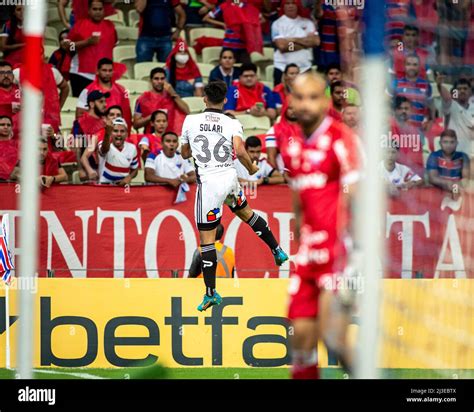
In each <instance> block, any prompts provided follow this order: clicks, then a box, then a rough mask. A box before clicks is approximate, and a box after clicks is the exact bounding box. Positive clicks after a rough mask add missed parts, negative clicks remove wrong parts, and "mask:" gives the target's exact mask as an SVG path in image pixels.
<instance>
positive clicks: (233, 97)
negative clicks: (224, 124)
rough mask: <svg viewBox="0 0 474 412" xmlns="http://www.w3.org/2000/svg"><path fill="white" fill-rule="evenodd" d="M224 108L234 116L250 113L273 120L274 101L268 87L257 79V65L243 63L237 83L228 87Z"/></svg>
mask: <svg viewBox="0 0 474 412" xmlns="http://www.w3.org/2000/svg"><path fill="white" fill-rule="evenodd" d="M224 110H225V111H226V112H228V113H230V114H233V115H234V116H236V115H239V114H250V115H252V116H255V117H263V116H266V117H268V118H270V120H271V121H273V120H274V119H275V118H276V101H275V96H274V93H273V92H272V91H271V90H270V88H269V87H267V86H265V85H264V84H263V83H261V82H259V81H258V79H257V66H255V64H253V63H248V64H243V65H242V67H241V74H240V76H239V83H238V84H237V85H236V86H232V87H229V89H228V91H227V103H226V104H225V105H224Z"/></svg>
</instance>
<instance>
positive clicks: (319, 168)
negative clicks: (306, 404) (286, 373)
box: [283, 73, 360, 379]
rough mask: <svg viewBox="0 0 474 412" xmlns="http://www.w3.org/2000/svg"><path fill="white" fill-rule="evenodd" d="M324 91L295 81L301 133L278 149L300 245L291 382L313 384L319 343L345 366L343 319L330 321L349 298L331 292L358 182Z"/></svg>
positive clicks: (346, 132) (351, 148)
mask: <svg viewBox="0 0 474 412" xmlns="http://www.w3.org/2000/svg"><path fill="white" fill-rule="evenodd" d="M325 87H326V86H325V81H324V79H323V78H322V77H320V76H319V75H317V74H314V73H311V74H302V75H300V76H298V77H297V78H296V79H295V81H294V84H293V90H292V107H293V109H294V113H295V116H296V118H297V120H298V123H299V125H300V128H299V131H297V132H296V135H295V136H290V137H289V138H288V142H289V143H288V145H286V146H285V147H284V149H283V150H285V151H287V152H288V153H285V156H284V158H286V159H288V160H287V164H285V166H286V167H287V168H288V170H289V175H290V179H291V182H290V187H291V189H292V197H293V204H294V210H295V217H296V232H297V233H296V237H297V239H298V238H299V249H298V252H297V255H296V258H295V267H296V269H295V272H296V273H295V274H294V275H292V276H291V280H290V295H291V296H290V305H289V314H288V316H289V318H290V320H291V321H292V324H293V328H294V336H293V338H292V342H291V345H292V349H293V350H292V353H293V368H292V376H293V378H295V379H316V378H318V367H317V365H318V359H317V350H316V349H317V342H318V340H319V339H322V340H324V341H325V343H326V345H327V346H328V347H329V348H330V349H331V350H333V351H335V352H336V353H337V355H338V357H339V359H340V360H341V361H342V363H343V366H346V367H347V366H349V365H350V363H351V359H350V354H349V351H348V347H347V345H346V331H347V324H348V321H347V319H348V318H349V317H348V316H346V315H345V316H343V317H341V316H339V315H338V316H337V317H336V316H334V313H335V311H334V305H336V304H340V302H341V296H347V294H345V293H344V294H343V293H340V291H338V290H336V289H337V287H338V285H339V282H338V280H339V279H338V277H339V276H341V273H342V272H343V271H344V270H346V269H345V267H346V265H347V258H346V256H347V251H346V249H345V246H344V242H343V239H344V230H347V229H348V224H347V222H348V220H347V217H348V216H347V212H348V210H349V209H348V207H347V206H348V204H349V203H350V201H351V196H352V195H353V194H354V192H355V184H356V182H357V181H358V179H359V159H360V157H359V153H360V147H359V145H358V141H357V138H356V136H355V135H354V134H353V133H352V132H351V130H350V129H349V128H347V127H346V126H345V125H344V124H342V123H340V122H338V121H337V120H335V119H334V118H332V117H330V116H328V115H327V112H328V109H329V100H328V98H327V97H326V96H325V93H324V89H325ZM342 229H344V230H342ZM343 303H344V304H345V302H343ZM339 313H343V311H340V312H339ZM345 313H347V312H345ZM336 323H337V325H336Z"/></svg>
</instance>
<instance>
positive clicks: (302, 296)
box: [288, 261, 334, 319]
mask: <svg viewBox="0 0 474 412" xmlns="http://www.w3.org/2000/svg"><path fill="white" fill-rule="evenodd" d="M333 277H334V273H333V263H332V261H330V262H328V263H326V264H324V265H314V264H313V265H305V266H301V265H300V266H297V267H296V273H294V274H292V275H291V277H290V285H289V288H288V292H289V294H290V305H289V308H288V318H289V319H298V318H316V317H317V316H318V313H319V294H320V292H321V290H325V289H330V285H331V284H332V279H333Z"/></svg>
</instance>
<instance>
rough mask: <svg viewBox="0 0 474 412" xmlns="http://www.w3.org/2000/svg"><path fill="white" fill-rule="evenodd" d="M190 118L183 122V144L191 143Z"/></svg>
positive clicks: (187, 117)
mask: <svg viewBox="0 0 474 412" xmlns="http://www.w3.org/2000/svg"><path fill="white" fill-rule="evenodd" d="M188 123H189V116H186V118H185V119H184V122H183V129H182V131H181V144H188V143H189V126H188Z"/></svg>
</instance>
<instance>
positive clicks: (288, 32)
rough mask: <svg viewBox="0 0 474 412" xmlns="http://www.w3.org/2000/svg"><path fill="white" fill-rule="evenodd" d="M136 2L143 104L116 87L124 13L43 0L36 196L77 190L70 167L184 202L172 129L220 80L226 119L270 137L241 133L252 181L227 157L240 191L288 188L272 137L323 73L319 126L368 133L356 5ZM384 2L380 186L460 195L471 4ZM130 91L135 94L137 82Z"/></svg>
mask: <svg viewBox="0 0 474 412" xmlns="http://www.w3.org/2000/svg"><path fill="white" fill-rule="evenodd" d="M132 3H133V4H132V5H130V7H131V8H132V10H133V11H134V12H135V13H137V14H138V17H139V21H138V28H137V29H136V30H137V39H136V42H135V45H134V47H133V49H134V51H135V57H134V59H132V60H133V63H137V64H138V63H143V62H150V69H149V70H150V72H149V79H148V80H149V88H148V90H146V91H143V92H142V93H141V94H139V95H138V94H136V93H135V90H131V89H127V87H125V86H123V85H122V84H120V81H121V79H122V80H123V79H130V77H131V76H130V73H128V71H127V70H128V67H127V65H126V64H124V63H122V62H121V61H114V49H115V48H117V47H120V46H121V38H120V35H119V31H120V30H119V29H118V28H119V27H120V26H119V25H118V23H117V21H118V20H117V19H115V18H114V16H116V15H124V13H123V11H124V10H125V9H124V8H123V7H119V6H125V4H119V3H117V2H115V3H114V2H112V1H111V0H72V2H71V5H69V0H58V3H57V4H52V3H50V6H51V7H53V6H54V7H53V10H54V11H55V12H56V13H57V15H58V16H59V20H60V22H59V23H60V27H59V28H60V30H58V31H59V34H58V42H57V45H58V47H57V49H56V50H55V51H53V52H51V53H49V54H48V55H47V57H46V55H45V64H44V65H43V66H42V79H43V93H44V99H43V127H42V130H41V133H39V136H38V137H40V135H41V139H40V140H39V143H38V144H39V150H40V152H41V153H42V154H41V161H42V164H43V172H42V175H41V178H40V184H41V185H42V186H43V187H50V186H51V185H52V184H56V183H61V182H66V181H71V176H68V175H67V174H66V172H65V168H63V167H62V165H63V164H64V165H65V164H68V165H69V166H70V167H69V168H68V171H69V175H70V174H71V171H72V172H73V173H76V176H77V179H76V182H93V183H97V184H120V185H127V184H130V183H133V182H134V179H136V178H137V176H138V175H139V173H140V172H141V174H142V178H141V180H140V181H141V182H143V183H146V184H163V185H168V186H171V187H174V188H179V190H182V191H183V192H185V191H186V189H187V185H189V184H192V183H194V182H195V179H196V176H195V173H194V172H193V169H192V165H191V164H190V163H189V162H187V161H184V160H183V159H182V158H181V156H180V154H179V134H180V132H181V126H182V123H183V121H184V118H185V116H186V115H187V114H189V113H193V112H195V108H194V106H193V104H192V102H193V100H192V99H195V98H200V97H202V95H203V87H204V85H205V83H206V82H208V81H212V80H216V79H220V80H223V81H225V82H226V84H227V86H228V94H227V102H226V104H225V107H224V109H225V111H226V112H227V113H228V114H229V115H232V116H236V117H237V118H238V119H243V118H244V117H245V116H247V118H250V119H254V121H255V124H257V125H265V126H261V127H265V128H266V129H267V130H268V129H269V130H268V132H266V133H265V132H262V133H260V131H259V132H258V133H252V130H248V133H247V132H246V135H247V136H250V137H248V138H247V140H246V149H247V151H248V153H249V155H250V156H251V158H252V159H254V160H255V161H257V162H258V163H259V165H260V172H259V173H258V174H257V175H256V176H248V174H246V173H245V171H244V170H243V168H241V167H240V166H239V164H238V161H236V167H237V170H238V171H239V178H240V179H241V181H242V182H254V183H256V184H259V185H260V184H279V183H284V182H285V181H286V179H287V176H286V175H285V170H284V165H283V163H282V160H281V159H280V158H279V155H278V147H277V144H276V141H275V137H274V136H275V130H280V131H281V130H285V131H286V132H288V133H291V130H292V129H291V128H292V127H293V126H294V120H295V119H294V116H293V114H292V108H291V98H290V95H291V88H292V82H293V81H294V79H295V77H296V76H298V74H300V73H304V72H307V71H310V70H317V71H319V72H321V73H323V74H324V75H325V77H326V79H327V88H326V95H327V96H328V98H329V99H330V107H329V112H328V115H329V116H331V117H333V118H335V119H337V120H339V121H341V122H343V123H345V124H346V126H347V127H349V128H350V129H352V130H353V131H354V135H359V136H361V135H362V134H363V131H362V130H361V125H360V119H361V116H362V112H363V110H364V102H363V100H362V96H361V91H360V87H359V81H360V79H359V76H360V68H361V58H362V57H363V53H362V49H363V47H362V33H363V30H364V19H363V12H364V10H363V8H362V7H359V6H360V5H362V4H363V2H357V1H347V2H343V1H337V2H329V1H322V0H313V1H310V0H223V1H222V0H199V1H198V0H189V1H187V2H180V1H179V0H135V1H134V2H132ZM385 3H386V17H387V19H386V33H385V39H384V41H385V46H386V58H387V68H388V70H387V87H386V94H385V96H380V101H381V104H383V102H384V101H387V102H390V106H391V107H392V113H391V118H390V120H389V122H388V129H389V132H388V134H389V137H388V138H387V139H385V142H388V143H389V144H387V145H386V146H387V147H386V158H385V159H384V161H383V162H382V164H381V165H380V176H381V178H383V179H384V180H385V181H386V182H387V187H388V191H389V193H390V194H391V195H396V194H397V193H399V191H400V190H407V189H411V188H413V187H419V186H420V185H433V186H436V187H439V188H440V189H442V190H445V191H448V192H451V193H453V192H454V191H456V193H459V190H460V189H459V188H460V187H461V188H462V187H463V186H465V185H466V184H467V183H466V182H467V181H469V178H470V176H471V175H472V171H473V169H474V167H472V158H473V156H474V143H473V142H474V96H473V87H474V70H473V67H474V66H473V64H474V7H473V6H472V5H471V2H470V1H468V0H458V1H457V2H452V1H448V0H423V1H422V0H387V1H386V2H385ZM70 6H71V7H70ZM0 8H2V9H3V10H2V13H1V14H0V20H1V19H3V29H2V31H1V34H0V51H1V52H2V54H3V56H2V58H1V60H0V179H1V180H15V179H17V178H18V176H19V165H20V159H19V149H20V147H19V133H20V130H19V129H20V116H19V114H20V112H21V110H22V104H21V87H20V86H21V76H22V70H23V69H22V62H23V53H24V50H25V42H24V37H23V32H22V27H23V15H24V10H23V6H21V5H17V6H13V7H10V8H8V14H7V13H5V10H6V9H7V7H6V6H1V7H0ZM126 11H127V10H126ZM129 23H130V22H129ZM211 26H212V27H214V28H219V29H223V30H222V36H221V37H213V36H212V31H209V34H204V35H202V36H200V37H199V38H194V37H193V36H191V34H192V33H193V30H194V29H196V28H200V27H211ZM132 27H133V26H132ZM191 39H193V43H191ZM216 46H217V47H219V48H220V50H219V52H218V54H217V55H215V60H213V62H214V65H213V68H212V69H210V68H209V67H207V66H206V65H201V63H206V61H203V62H200V61H198V58H197V54H196V52H197V51H200V53H199V54H201V53H202V50H203V49H204V50H205V48H206V47H214V48H215V47H216ZM267 49H270V50H271V53H270V54H266V51H265V50H267ZM202 55H203V56H204V54H202ZM269 56H270V57H269ZM153 62H154V63H153ZM204 66H206V67H204ZM268 66H272V67H268ZM204 69H205V70H206V71H204ZM267 69H270V70H267ZM147 73H148V72H147ZM139 80H140V81H141V82H143V80H142V79H137V80H135V81H139ZM130 87H133V85H132V86H130ZM71 96H72V97H74V98H77V100H76V107H75V113H74V117H75V119H74V122H73V124H72V127H71V128H70V133H71V134H72V136H73V138H72V139H65V138H64V133H63V130H62V129H63V124H62V123H64V122H63V117H62V113H63V108H64V106H65V104H66V102H67V100H68V97H71ZM132 96H133V97H134V98H133V100H132ZM131 102H132V103H131ZM242 122H243V120H242ZM243 124H244V130H245V123H243ZM257 129H259V127H257ZM68 132H69V130H68ZM254 134H255V135H254ZM381 141H382V140H381ZM64 142H68V144H64ZM71 142H72V143H71ZM378 143H379V142H377V144H378ZM45 145H46V147H45ZM456 196H457V194H453V197H456Z"/></svg>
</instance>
